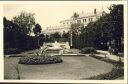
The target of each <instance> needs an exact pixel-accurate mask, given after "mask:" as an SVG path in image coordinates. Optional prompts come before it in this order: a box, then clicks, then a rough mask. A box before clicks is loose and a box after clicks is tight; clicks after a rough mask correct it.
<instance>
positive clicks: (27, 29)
mask: <svg viewBox="0 0 128 84" xmlns="http://www.w3.org/2000/svg"><path fill="white" fill-rule="evenodd" d="M34 15H35V14H34V13H27V12H25V11H22V12H21V13H20V14H19V15H17V16H14V17H13V22H14V23H15V24H17V25H18V26H19V27H20V30H21V32H22V33H24V34H26V35H30V33H31V31H32V28H33V26H34V25H35V17H34Z"/></svg>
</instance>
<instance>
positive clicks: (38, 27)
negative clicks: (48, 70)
mask: <svg viewBox="0 0 128 84" xmlns="http://www.w3.org/2000/svg"><path fill="white" fill-rule="evenodd" d="M41 30H42V28H41V26H40V25H39V24H36V25H35V28H33V31H34V34H35V36H37V45H38V46H40V42H39V41H40V38H39V35H40V33H41Z"/></svg>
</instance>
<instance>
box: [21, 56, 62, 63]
mask: <svg viewBox="0 0 128 84" xmlns="http://www.w3.org/2000/svg"><path fill="white" fill-rule="evenodd" d="M61 62H62V59H61V58H60V57H59V56H26V57H21V58H20V59H19V64H34V65H36V64H54V63H61Z"/></svg>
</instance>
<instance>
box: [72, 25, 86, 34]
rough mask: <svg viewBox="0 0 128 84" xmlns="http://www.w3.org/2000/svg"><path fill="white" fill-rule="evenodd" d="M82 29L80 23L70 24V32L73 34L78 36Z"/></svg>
mask: <svg viewBox="0 0 128 84" xmlns="http://www.w3.org/2000/svg"><path fill="white" fill-rule="evenodd" d="M82 28H84V25H83V24H81V23H74V24H71V32H73V33H75V34H80V31H81V30H82Z"/></svg>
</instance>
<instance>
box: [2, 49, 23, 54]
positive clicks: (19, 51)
mask: <svg viewBox="0 0 128 84" xmlns="http://www.w3.org/2000/svg"><path fill="white" fill-rule="evenodd" d="M19 53H21V50H20V49H18V48H8V49H4V54H19Z"/></svg>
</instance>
